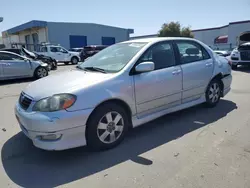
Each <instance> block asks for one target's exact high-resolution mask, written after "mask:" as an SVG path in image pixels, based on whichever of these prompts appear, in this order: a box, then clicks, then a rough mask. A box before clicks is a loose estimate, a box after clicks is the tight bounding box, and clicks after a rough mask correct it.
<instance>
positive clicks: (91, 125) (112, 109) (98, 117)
mask: <svg viewBox="0 0 250 188" xmlns="http://www.w3.org/2000/svg"><path fill="white" fill-rule="evenodd" d="M110 113H111V117H112V122H113V123H115V119H116V117H117V116H116V115H117V113H118V114H119V115H120V116H121V117H122V119H121V120H120V121H118V123H117V124H116V125H114V126H115V128H112V125H110V124H111V123H109V124H108V119H107V117H106V115H107V114H110ZM105 119H106V122H105V121H104V120H105ZM99 122H102V123H103V124H104V125H107V128H104V129H103V128H102V129H100V127H99V126H98V125H99ZM129 122H130V121H129V115H128V114H127V113H126V111H125V109H124V108H123V107H121V106H120V105H117V104H115V103H106V104H104V105H102V106H100V107H98V108H97V109H96V110H95V111H94V112H93V114H92V115H91V116H90V119H89V120H88V123H87V131H86V139H87V146H88V147H89V148H90V149H91V150H94V151H98V150H106V149H111V148H113V147H115V146H117V145H118V144H120V143H121V142H122V140H123V139H124V137H125V135H126V133H127V131H128V127H129ZM122 123H123V130H122V131H121V132H119V131H115V129H116V127H120V128H121V127H122V126H120V125H121V124H122ZM118 124H119V126H118ZM109 126H110V127H109ZM110 129H111V130H110ZM109 131H110V132H109ZM104 133H106V135H107V136H106V137H105V138H106V139H105V138H104V141H102V140H101V137H102V136H103V135H104ZM111 134H112V135H115V137H116V136H117V138H116V140H115V141H114V142H112V143H104V142H105V141H106V142H108V141H111ZM118 135H119V136H118Z"/></svg>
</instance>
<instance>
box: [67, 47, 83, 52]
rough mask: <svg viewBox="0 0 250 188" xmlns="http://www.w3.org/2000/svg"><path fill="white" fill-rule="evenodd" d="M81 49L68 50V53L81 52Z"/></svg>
mask: <svg viewBox="0 0 250 188" xmlns="http://www.w3.org/2000/svg"><path fill="white" fill-rule="evenodd" d="M82 49H83V48H70V49H69V51H70V52H79V53H80V52H81V51H82Z"/></svg>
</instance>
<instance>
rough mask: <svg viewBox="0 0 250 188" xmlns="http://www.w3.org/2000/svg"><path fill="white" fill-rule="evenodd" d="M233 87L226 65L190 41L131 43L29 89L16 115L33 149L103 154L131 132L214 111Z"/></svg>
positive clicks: (228, 66)
mask: <svg viewBox="0 0 250 188" xmlns="http://www.w3.org/2000/svg"><path fill="white" fill-rule="evenodd" d="M231 82H232V75H231V66H230V62H229V61H228V60H227V59H226V58H224V57H221V56H218V55H216V54H215V53H214V52H213V51H212V50H211V49H210V48H209V47H208V46H206V45H205V44H203V43H202V42H199V41H197V40H195V39H188V38H152V39H138V40H131V41H126V42H122V43H117V44H114V45H112V46H110V47H108V48H106V49H104V50H102V51H100V52H99V53H97V54H96V55H94V56H93V57H91V58H89V59H87V60H86V61H85V62H83V63H81V64H79V65H78V66H76V68H74V69H72V70H70V71H66V72H61V73H58V74H54V75H51V76H49V77H46V78H43V79H41V80H38V81H36V82H33V83H31V84H30V85H29V86H28V87H27V88H25V89H24V90H23V91H22V93H21V95H20V99H19V101H18V102H17V103H16V106H15V114H16V117H17V120H18V122H19V124H20V127H21V129H22V131H23V132H24V134H25V135H26V136H27V137H29V138H30V139H31V140H32V141H33V144H34V145H35V146H36V147H38V148H42V149H45V150H64V149H69V148H74V147H78V146H84V145H88V146H89V147H91V148H93V149H96V150H101V149H109V148H112V147H114V146H116V145H117V144H119V143H120V142H121V141H122V140H123V138H124V137H125V136H126V133H127V132H128V130H129V127H137V126H139V125H142V124H144V123H146V122H148V121H151V120H154V119H156V118H158V117H160V116H163V115H165V114H168V113H171V112H174V111H178V110H182V109H185V108H188V107H191V106H194V105H197V104H200V103H205V104H206V105H207V106H209V107H214V106H216V105H217V104H218V102H219V101H220V98H221V97H224V96H225V95H226V94H227V93H228V92H229V91H230V85H231ZM58 83H60V84H58ZM38 87H41V88H44V89H43V90H38V89H37V88H38ZM194 115H195V114H194ZM149 139H150V138H149Z"/></svg>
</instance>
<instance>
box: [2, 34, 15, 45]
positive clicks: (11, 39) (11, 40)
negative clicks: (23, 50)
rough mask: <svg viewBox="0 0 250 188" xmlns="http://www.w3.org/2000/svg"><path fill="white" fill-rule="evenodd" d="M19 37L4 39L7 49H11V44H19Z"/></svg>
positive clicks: (6, 37) (5, 37) (10, 36)
mask: <svg viewBox="0 0 250 188" xmlns="http://www.w3.org/2000/svg"><path fill="white" fill-rule="evenodd" d="M18 42H19V39H18V35H9V36H4V37H3V44H4V45H5V47H6V48H11V43H18Z"/></svg>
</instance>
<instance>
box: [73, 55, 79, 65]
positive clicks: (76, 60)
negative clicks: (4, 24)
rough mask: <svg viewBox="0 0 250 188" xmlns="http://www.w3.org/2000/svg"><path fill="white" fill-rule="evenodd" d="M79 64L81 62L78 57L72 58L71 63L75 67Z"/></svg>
mask: <svg viewBox="0 0 250 188" xmlns="http://www.w3.org/2000/svg"><path fill="white" fill-rule="evenodd" d="M78 62H79V59H78V58H77V57H72V58H71V63H72V64H73V65H77V64H78Z"/></svg>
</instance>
